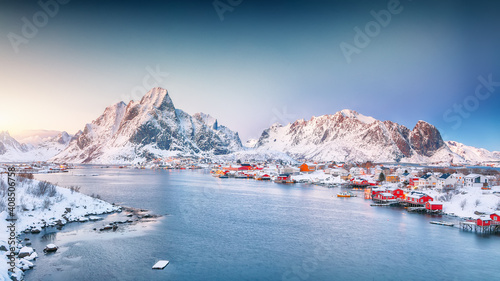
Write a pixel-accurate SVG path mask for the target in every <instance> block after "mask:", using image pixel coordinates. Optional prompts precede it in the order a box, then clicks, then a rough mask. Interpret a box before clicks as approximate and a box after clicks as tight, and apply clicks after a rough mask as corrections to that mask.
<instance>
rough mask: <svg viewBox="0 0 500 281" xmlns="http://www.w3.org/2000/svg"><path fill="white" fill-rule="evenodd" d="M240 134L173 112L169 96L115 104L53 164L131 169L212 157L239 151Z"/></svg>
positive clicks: (203, 117)
mask: <svg viewBox="0 0 500 281" xmlns="http://www.w3.org/2000/svg"><path fill="white" fill-rule="evenodd" d="M241 146H242V145H241V141H240V138H239V136H238V133H235V132H233V131H231V130H229V129H228V128H226V127H224V126H221V125H218V124H217V120H216V119H215V118H213V117H211V116H210V115H207V114H203V113H198V114H195V115H194V116H191V115H189V114H187V113H186V112H184V111H182V110H180V109H176V108H175V106H174V104H173V102H172V100H171V99H170V97H169V95H168V92H167V90H165V89H162V88H154V89H152V90H151V91H149V92H148V93H147V94H146V95H145V96H144V97H143V98H142V99H141V100H140V101H131V102H130V103H129V104H125V103H123V102H120V103H117V104H115V105H113V106H110V107H108V108H106V109H105V111H104V113H103V114H102V115H101V116H100V117H98V118H97V119H96V120H94V121H93V122H92V123H91V124H87V125H86V126H85V128H84V129H83V131H82V132H81V133H79V134H77V135H75V137H74V138H73V140H72V141H71V142H70V144H69V146H68V147H67V149H65V150H64V151H63V152H61V153H60V154H59V155H57V156H56V157H54V158H53V159H51V161H57V162H74V163H129V162H136V161H143V160H151V159H155V158H160V157H167V156H174V155H185V156H187V155H198V156H210V155H220V154H227V153H230V152H233V151H237V150H239V149H241Z"/></svg>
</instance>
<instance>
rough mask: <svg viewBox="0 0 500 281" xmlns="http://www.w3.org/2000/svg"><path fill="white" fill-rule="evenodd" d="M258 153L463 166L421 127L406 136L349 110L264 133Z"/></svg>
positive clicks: (388, 124) (421, 123)
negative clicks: (451, 163)
mask: <svg viewBox="0 0 500 281" xmlns="http://www.w3.org/2000/svg"><path fill="white" fill-rule="evenodd" d="M256 149H257V150H260V151H266V150H275V151H281V152H285V153H287V154H288V155H290V156H292V157H293V158H296V159H300V158H306V159H316V160H326V161H329V160H335V161H367V160H371V161H391V162H392V161H402V162H437V161H446V162H449V161H452V160H453V161H455V162H459V161H463V159H462V158H461V157H459V156H458V155H456V154H454V153H453V152H452V151H451V150H450V149H449V148H448V146H447V145H446V144H445V142H444V141H443V139H442V138H441V134H440V133H439V131H438V130H437V129H436V127H434V126H432V125H431V124H429V123H427V122H425V121H419V122H418V123H417V124H416V125H415V127H414V128H413V130H410V129H408V128H406V127H405V126H403V125H399V124H397V123H394V122H391V121H383V122H382V121H379V120H376V119H375V118H372V117H368V116H364V115H362V114H359V113H358V112H356V111H353V110H348V109H344V110H342V111H339V112H337V113H335V114H333V115H323V116H319V117H312V118H311V119H310V120H303V119H301V120H297V121H295V122H293V123H290V124H288V125H286V126H282V125H280V124H274V125H272V126H271V127H270V128H268V129H266V130H264V132H263V133H262V135H261V137H260V139H259V141H258V143H257V145H256Z"/></svg>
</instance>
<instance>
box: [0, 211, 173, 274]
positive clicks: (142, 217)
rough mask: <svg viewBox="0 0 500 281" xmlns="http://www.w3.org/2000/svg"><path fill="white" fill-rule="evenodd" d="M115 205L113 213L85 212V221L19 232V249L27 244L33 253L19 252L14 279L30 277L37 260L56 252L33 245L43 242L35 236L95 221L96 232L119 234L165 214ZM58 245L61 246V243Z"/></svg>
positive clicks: (56, 232) (93, 229)
mask: <svg viewBox="0 0 500 281" xmlns="http://www.w3.org/2000/svg"><path fill="white" fill-rule="evenodd" d="M115 206H116V207H117V209H116V210H113V211H111V212H103V213H89V214H87V215H84V216H82V217H81V218H84V219H83V220H80V219H74V220H71V221H67V222H66V223H64V224H55V225H54V224H47V225H45V226H44V227H42V228H41V230H40V232H32V231H31V228H27V229H25V230H21V231H19V233H18V234H17V236H16V240H17V243H16V246H17V248H18V251H19V250H20V249H23V248H25V247H29V248H31V249H32V252H31V254H30V255H29V256H26V257H22V258H19V257H18V256H17V255H18V254H19V253H18V254H16V268H17V269H18V270H19V271H17V272H16V279H12V280H25V279H24V277H25V276H26V274H27V272H28V271H30V270H33V269H34V268H35V265H36V261H37V259H39V258H40V257H43V256H45V255H49V254H53V253H48V252H45V250H44V249H37V248H35V247H34V246H33V243H35V244H42V243H41V242H40V241H37V242H35V240H34V238H38V239H44V238H43V237H44V236H45V235H47V234H59V233H64V229H65V227H66V226H68V227H71V228H74V229H76V230H78V231H80V230H84V229H85V227H84V226H88V225H87V223H89V222H90V223H94V226H96V227H94V228H92V231H93V232H94V233H96V234H104V233H107V234H112V233H117V231H120V230H123V231H126V230H127V229H126V230H124V227H125V226H133V225H136V224H139V223H143V222H151V221H152V220H154V221H156V219H159V218H161V217H163V216H162V215H156V214H151V213H150V212H149V210H146V209H138V208H132V207H127V206H118V205H115ZM120 214H121V215H120ZM113 215H118V216H117V217H113V218H111V220H110V217H111V216H113ZM39 222H40V223H44V222H43V220H40V221H39ZM98 222H104V223H105V224H102V227H100V228H99V227H98V226H97V225H95V224H97V223H98ZM84 224H85V225H84ZM50 242H52V241H46V242H43V244H50ZM62 245H64V244H62ZM57 246H58V247H60V246H61V245H57ZM37 250H38V251H37ZM6 253H7V252H6ZM20 272H22V274H19V273H20ZM18 274H19V275H18ZM17 276H18V277H20V279H17Z"/></svg>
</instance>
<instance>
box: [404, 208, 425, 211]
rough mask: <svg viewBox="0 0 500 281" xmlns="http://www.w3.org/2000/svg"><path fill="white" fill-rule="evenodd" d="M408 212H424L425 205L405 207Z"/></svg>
mask: <svg viewBox="0 0 500 281" xmlns="http://www.w3.org/2000/svg"><path fill="white" fill-rule="evenodd" d="M406 210H407V211H408V212H425V211H426V209H425V207H406Z"/></svg>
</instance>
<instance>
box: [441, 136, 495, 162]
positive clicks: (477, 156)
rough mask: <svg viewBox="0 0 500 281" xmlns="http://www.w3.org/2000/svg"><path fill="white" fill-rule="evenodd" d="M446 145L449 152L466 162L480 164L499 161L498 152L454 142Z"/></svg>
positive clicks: (448, 142)
mask: <svg viewBox="0 0 500 281" xmlns="http://www.w3.org/2000/svg"><path fill="white" fill-rule="evenodd" d="M446 145H447V146H448V147H449V148H450V150H451V151H453V152H454V153H456V154H458V155H460V156H461V157H463V158H464V159H465V160H467V161H471V162H482V161H499V160H500V153H499V152H498V151H493V152H490V151H488V150H486V149H484V148H476V147H473V146H468V145H465V144H463V143H459V142H456V141H447V142H446Z"/></svg>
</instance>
